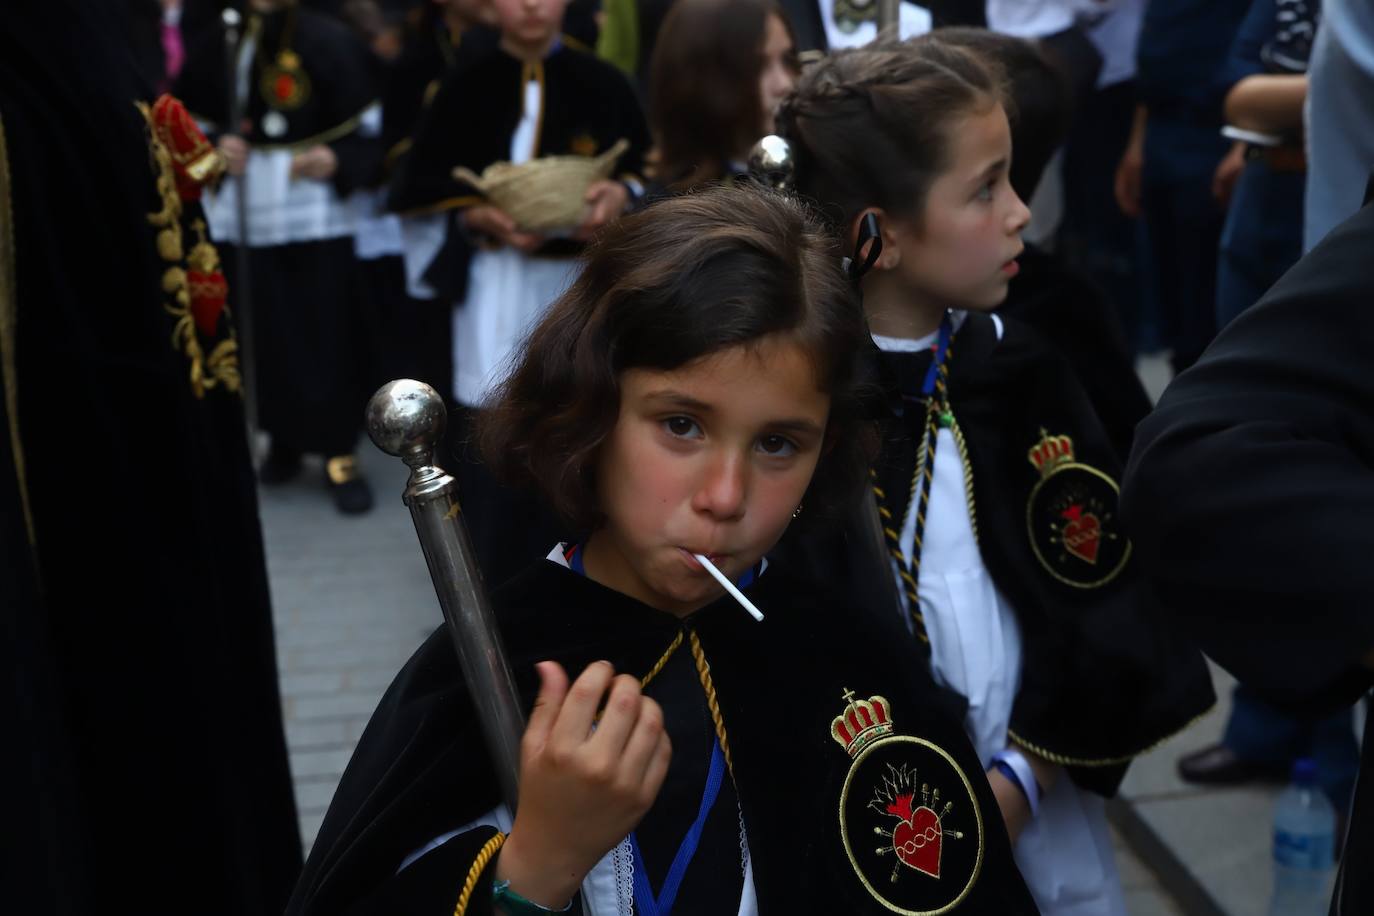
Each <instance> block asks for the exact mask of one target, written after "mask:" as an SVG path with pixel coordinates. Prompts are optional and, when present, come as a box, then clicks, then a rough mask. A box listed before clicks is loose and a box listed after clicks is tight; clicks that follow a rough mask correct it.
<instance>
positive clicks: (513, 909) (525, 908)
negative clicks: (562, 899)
mask: <svg viewBox="0 0 1374 916" xmlns="http://www.w3.org/2000/svg"><path fill="white" fill-rule="evenodd" d="M491 903H492V906H497V905H499V906H500V907H501V909H502V910H503V911H504V912H505V913H506V916H543V914H545V913H566V912H568V911H569V910H571V909H572V901H571V900H569V901H568V903H567V905H566V906H564V907H562V908H561V909H557V910H551V909H549V908H548V907H546V906H540V905H539V904H537V903H535V902H534V901H533V900H526V899H525V898H524V897H521V896H520V895H519V894H517V893H516V892H515V891H513V890H511V889H510V882H509V881H497V882H496V883H495V884H493V885H492V886H491Z"/></svg>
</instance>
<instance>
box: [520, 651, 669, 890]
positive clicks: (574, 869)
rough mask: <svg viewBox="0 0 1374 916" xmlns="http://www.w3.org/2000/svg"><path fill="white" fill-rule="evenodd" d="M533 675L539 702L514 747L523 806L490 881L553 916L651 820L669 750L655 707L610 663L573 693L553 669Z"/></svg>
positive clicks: (598, 666) (585, 675)
mask: <svg viewBox="0 0 1374 916" xmlns="http://www.w3.org/2000/svg"><path fill="white" fill-rule="evenodd" d="M537 669H538V671H539V677H540V688H539V696H538V697H537V698H536V699H535V701H534V712H533V713H531V714H530V722H529V725H528V726H527V727H526V728H525V736H524V738H523V739H522V740H521V742H520V806H519V810H518V811H517V812H516V815H515V824H514V825H513V826H512V828H511V832H510V837H509V838H508V839H507V840H506V843H505V845H504V846H503V847H502V848H501V856H500V859H499V860H498V862H497V867H496V877H497V879H498V880H508V881H510V887H511V890H513V891H515V892H516V893H518V894H520V895H521V896H522V897H525V898H526V899H528V900H531V901H533V902H534V903H537V904H540V905H541V906H546V907H549V908H554V909H556V908H558V907H561V906H563V905H564V904H566V903H567V902H568V900H569V899H571V897H572V896H573V894H574V893H576V891H577V888H578V886H579V885H580V884H581V883H582V879H583V878H584V877H586V875H587V873H588V872H589V871H591V869H592V866H594V865H596V863H597V862H598V861H600V859H601V857H602V856H604V855H605V854H606V853H607V852H609V851H610V850H611V849H613V848H614V847H615V845H616V844H617V843H619V842H620V841H621V840H622V839H624V837H625V836H626V834H628V833H629V832H630V831H631V830H633V829H634V828H635V825H636V824H638V823H639V821H640V819H641V818H643V817H644V815H645V813H647V812H648V810H649V807H650V806H651V805H652V804H653V802H654V799H655V798H657V797H658V790H659V788H660V787H661V786H662V785H663V779H664V777H665V776H667V774H668V761H669V758H670V757H671V756H672V748H671V746H670V745H669V743H668V734H667V732H666V731H664V728H663V711H662V710H661V709H659V706H658V704H657V703H655V702H654V701H653V700H651V699H649V698H648V697H646V696H644V695H643V694H642V693H641V692H640V688H639V681H637V680H636V679H635V678H633V677H630V676H629V675H625V674H622V675H620V676H618V677H617V676H616V674H615V670H614V669H613V668H612V667H611V665H610V663H609V662H597V663H595V664H593V665H591V666H590V667H588V668H587V670H586V671H584V672H582V675H581V676H580V677H578V679H577V680H576V681H575V682H574V683H573V685H572V686H571V687H569V686H568V676H567V674H566V673H565V672H564V671H563V668H562V667H561V666H560V665H558V664H557V663H556V662H541V663H540V664H539V665H538V666H537ZM603 698H605V701H606V702H605V712H604V713H603V715H602V717H601V721H600V723H598V724H596V730H595V731H593V730H592V727H593V724H594V723H596V713H597V709H598V708H599V707H600V706H601V701H602V699H603Z"/></svg>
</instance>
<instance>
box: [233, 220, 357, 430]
mask: <svg viewBox="0 0 1374 916" xmlns="http://www.w3.org/2000/svg"><path fill="white" fill-rule="evenodd" d="M221 248H222V250H223V253H222V258H221V259H222V261H223V263H224V265H225V268H226V276H227V277H228V279H229V301H230V304H231V307H232V308H234V309H235V310H236V311H237V309H238V308H239V307H240V304H239V297H238V295H236V292H235V291H236V290H237V289H239V283H238V282H237V277H235V276H234V271H235V270H236V268H237V262H236V258H237V255H236V253H235V251H234V246H232V245H222V246H221ZM249 267H250V272H251V277H250V280H251V283H252V302H251V307H252V315H251V316H248V317H249V319H250V320H251V325H252V341H251V345H252V349H253V352H252V354H251V355H250V359H251V363H252V366H253V374H254V379H255V382H256V385H255V388H254V391H255V394H256V398H257V409H258V424H259V426H261V427H262V429H263V430H264V431H266V432H267V433H268V434H269V435H271V437H272V445H273V447H274V448H283V449H286V450H289V451H295V452H310V453H317V454H320V455H325V456H332V455H343V454H348V453H350V452H352V451H353V448H354V446H355V445H356V443H357V439H358V433H359V431H360V430H361V429H362V425H363V410H364V408H365V407H366V405H367V398H368V396H369V395H370V394H371V391H370V390H369V387H368V386H369V383H371V382H372V381H374V380H375V378H376V370H375V369H374V368H373V360H372V359H371V358H370V355H369V351H368V346H367V322H366V317H365V311H364V309H365V294H364V291H363V288H362V286H361V283H360V282H359V270H358V262H357V259H356V258H355V257H354V254H353V240H352V239H351V238H341V239H327V240H324V241H318V242H297V243H292V244H289V245H277V246H272V247H266V248H258V247H254V248H252V249H250V254H249ZM239 326H240V327H242V326H243V317H242V316H241V317H240V319H239ZM374 387H375V386H374Z"/></svg>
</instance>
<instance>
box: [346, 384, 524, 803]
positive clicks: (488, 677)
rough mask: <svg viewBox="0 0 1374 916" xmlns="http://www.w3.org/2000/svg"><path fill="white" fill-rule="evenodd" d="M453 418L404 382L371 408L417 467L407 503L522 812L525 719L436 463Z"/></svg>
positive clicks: (496, 757) (506, 789) (382, 441)
mask: <svg viewBox="0 0 1374 916" xmlns="http://www.w3.org/2000/svg"><path fill="white" fill-rule="evenodd" d="M447 416H448V415H447V411H446V410H445V409H444V399H443V398H442V397H440V396H439V393H438V392H437V391H435V390H434V389H433V388H431V387H429V386H428V385H426V384H424V383H423V382H416V381H412V380H410V379H400V380H398V381H394V382H388V383H387V384H385V385H383V386H382V387H381V388H380V389H379V390H378V391H377V393H376V394H374V395H373V396H372V400H370V401H369V402H368V404H367V432H368V435H369V436H371V437H372V441H373V442H374V443H375V444H376V446H377V447H378V448H379V449H381V450H382V451H384V452H386V453H387V454H388V455H395V456H397V457H398V458H400V459H401V460H402V461H404V462H405V463H406V466H407V467H409V468H410V480H409V481H408V482H407V485H406V491H405V497H404V499H405V504H406V505H407V506H409V507H410V517H411V519H412V520H413V521H414V522H415V531H416V533H417V534H418V535H419V536H420V547H421V548H422V549H423V550H424V554H425V562H426V563H427V564H428V565H429V575H430V578H431V579H433V580H434V590H435V592H437V593H438V595H439V605H440V607H442V608H443V611H444V620H445V621H447V623H448V631H449V635H450V636H451V637H452V638H453V647H454V649H455V650H456V651H457V653H458V666H459V667H460V668H461V669H462V671H463V678H464V679H465V680H466V682H467V687H468V693H469V694H471V695H472V700H473V703H474V704H475V705H476V707H477V716H478V719H479V720H480V721H481V723H482V733H483V735H484V736H485V737H486V740H487V748H488V749H489V750H490V751H491V756H492V762H493V763H494V764H495V765H496V774H497V776H498V778H499V779H500V780H501V793H502V795H503V796H504V798H505V801H506V804H507V806H509V808H510V810H511V813H512V814H514V812H515V804H516V801H517V800H518V797H519V776H520V736H521V735H523V734H524V732H525V717H524V715H523V713H522V712H521V710H520V699H519V694H517V693H516V690H515V679H514V678H513V677H512V676H511V671H510V665H509V664H508V663H507V662H506V654H505V651H504V649H503V648H502V644H501V633H500V631H499V630H498V629H497V627H496V617H495V615H494V614H493V613H492V609H491V603H490V602H489V601H488V600H487V595H486V592H485V590H484V589H483V588H482V576H481V573H480V572H479V571H478V569H477V563H476V561H475V560H474V559H473V554H472V543H471V541H469V540H468V533H467V528H466V526H464V524H463V519H462V517H461V513H460V509H459V505H458V483H457V481H456V480H454V478H453V477H452V476H450V475H449V474H447V473H445V472H444V470H443V468H440V467H438V466H437V465H436V464H435V463H434V451H435V448H436V447H437V446H438V444H439V443H440V442H441V441H442V440H443V436H444V426H445V423H446V422H447Z"/></svg>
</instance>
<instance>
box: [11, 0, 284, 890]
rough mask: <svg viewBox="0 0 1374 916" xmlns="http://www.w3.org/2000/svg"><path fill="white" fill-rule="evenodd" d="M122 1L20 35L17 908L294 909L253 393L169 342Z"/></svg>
mask: <svg viewBox="0 0 1374 916" xmlns="http://www.w3.org/2000/svg"><path fill="white" fill-rule="evenodd" d="M123 10H124V6H123V4H108V3H85V2H76V0H45V2H25V3H22V4H17V5H16V6H15V7H12V8H11V9H10V11H9V12H10V13H11V16H10V17H9V18H10V20H11V21H8V22H7V23H6V25H5V28H4V29H0V132H2V133H3V147H4V149H3V153H0V240H3V242H2V243H0V354H5V356H3V357H0V363H3V364H5V368H4V370H3V371H0V392H2V393H3V397H0V402H3V405H4V406H3V409H0V455H2V456H3V457H0V569H3V572H0V620H3V621H4V622H3V624H0V629H3V635H0V643H2V644H3V646H4V648H3V650H0V669H3V670H0V685H3V686H0V709H3V710H5V712H4V715H5V716H6V720H5V723H4V725H3V728H4V734H5V738H4V744H5V750H4V754H3V756H4V757H5V760H6V764H5V765H6V766H7V767H8V766H9V765H10V764H11V763H13V764H15V765H17V766H18V767H19V770H20V772H18V773H14V772H13V771H11V770H9V769H6V771H5V772H6V778H5V780H4V790H3V792H4V797H3V800H0V808H3V810H4V811H5V820H6V827H5V831H4V833H5V835H6V837H7V843H6V847H5V850H4V859H5V865H6V867H5V876H6V879H5V885H6V889H5V894H6V903H5V906H4V909H5V910H6V911H7V912H13V913H45V914H47V913H63V914H65V913H74V914H87V913H92V912H99V911H100V910H101V909H110V908H114V909H136V910H138V911H139V912H143V913H149V914H155V913H156V914H164V913H165V914H171V913H185V912H187V911H188V910H193V911H195V912H198V913H216V914H225V916H229V914H234V916H238V914H243V913H274V912H279V911H280V909H281V907H282V906H283V905H284V903H285V901H286V898H287V895H288V893H289V891H290V887H291V884H292V882H293V881H294V880H295V879H296V877H297V874H298V872H299V868H300V862H301V851H300V836H299V833H298V830H297V824H296V811H295V806H294V804H293V800H292V794H291V780H290V774H289V772H288V768H287V755H286V746H285V740H284V737H283V733H282V721H281V705H280V698H279V696H278V691H277V672H276V659H275V652H274V647H273V633H272V620H271V609H270V604H269V598H268V589H267V576H266V570H265V567H264V563H263V553H262V540H261V535H260V532H259V525H258V514H257V503H256V496H255V493H254V488H253V478H252V469H251V467H250V465H249V461H248V449H247V445H246V443H245V437H244V430H243V422H244V421H243V406H242V401H241V399H240V397H239V396H238V395H237V394H236V393H234V392H233V391H230V390H227V389H226V388H225V387H224V386H223V385H220V386H217V387H213V388H211V389H209V390H204V391H203V392H202V396H197V394H196V393H195V391H194V390H193V387H192V383H191V379H190V363H189V361H188V357H187V355H186V354H185V352H184V350H183V349H182V348H181V347H180V346H179V345H176V344H174V342H173V338H172V335H173V328H174V327H175V326H176V325H177V323H178V320H177V318H176V317H174V316H173V315H171V314H169V312H168V311H167V306H168V305H169V304H170V303H169V301H168V299H167V297H166V295H165V294H164V291H163V288H162V279H163V276H164V272H165V270H166V268H167V263H166V262H165V261H164V260H163V258H162V256H161V255H160V253H159V249H158V246H157V244H156V238H155V230H154V227H153V226H152V225H151V224H150V223H149V218H148V216H149V214H150V213H155V212H157V211H159V209H160V208H161V207H162V206H163V203H164V199H163V198H162V197H160V195H159V193H158V190H157V187H156V185H155V174H156V172H155V171H154V167H153V166H152V163H151V161H150V148H149V140H148V136H147V126H146V124H145V121H144V118H143V116H142V115H141V114H140V113H139V111H138V109H136V108H135V104H134V103H135V101H136V100H137V99H138V98H139V85H140V83H139V81H138V80H137V78H136V75H135V71H134V67H133V60H132V57H131V56H130V55H129V53H128V51H127V49H126V48H125V47H124V46H123V45H122V43H121V42H120V41H119V40H118V38H119V36H121V35H123V34H124V32H123V29H124V27H125V25H126V23H124V22H123V21H121V16H122V14H123ZM189 206H190V205H189V204H188V212H187V218H188V219H189V218H190V217H191V216H192V215H193V214H192V213H191V212H189ZM192 238H194V237H193V236H191V235H189V230H188V235H187V241H186V246H187V247H189V246H190V241H191V239H192ZM9 246H13V247H12V248H9ZM5 248H8V249H9V250H4V249H5ZM192 333H200V332H198V331H192ZM224 333H227V332H226V331H225V330H224V327H223V326H222V325H221V327H220V328H219V330H218V332H217V334H216V335H215V336H214V337H213V338H212V337H211V336H210V335H204V336H202V337H201V339H202V341H203V342H205V343H207V344H208V342H209V341H210V340H211V339H222V338H221V337H220V336H219V335H222V334H224ZM26 507H27V510H28V512H29V517H31V519H32V528H31V529H30V528H29V526H28V525H27V524H26V514H25V510H26ZM30 538H32V540H31V539H30ZM12 691H13V692H12ZM11 714H14V715H17V717H18V721H11V720H10V719H9V716H10V715H11ZM13 777H17V778H13ZM11 842H12V843H13V848H11V846H10V845H9V844H10V843H11Z"/></svg>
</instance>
